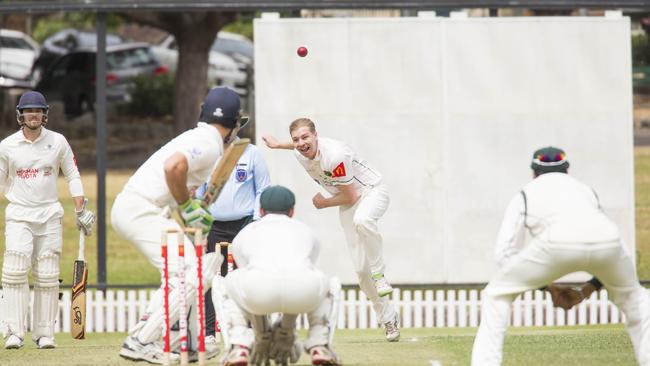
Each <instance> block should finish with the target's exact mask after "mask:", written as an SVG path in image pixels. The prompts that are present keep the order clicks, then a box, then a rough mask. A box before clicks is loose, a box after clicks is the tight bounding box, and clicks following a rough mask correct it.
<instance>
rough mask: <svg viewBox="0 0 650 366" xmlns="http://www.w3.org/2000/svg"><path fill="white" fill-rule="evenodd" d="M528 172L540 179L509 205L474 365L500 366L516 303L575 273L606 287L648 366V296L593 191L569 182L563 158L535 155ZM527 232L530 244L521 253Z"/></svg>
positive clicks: (550, 151)
mask: <svg viewBox="0 0 650 366" xmlns="http://www.w3.org/2000/svg"><path fill="white" fill-rule="evenodd" d="M531 168H532V169H533V172H534V177H535V178H534V179H533V180H532V181H531V182H530V183H528V184H527V185H526V186H524V188H523V189H522V190H521V191H520V192H519V193H517V194H516V195H515V196H514V197H513V198H512V200H511V201H510V204H509V205H508V208H507V209H506V213H505V216H504V218H503V223H502V224H501V229H500V231H499V235H498V239H497V251H496V253H497V262H498V263H499V266H500V268H499V270H498V272H497V274H496V275H495V276H494V277H493V278H492V280H491V281H490V283H489V284H488V285H487V287H486V288H485V291H484V296H483V298H482V299H481V324H480V326H479V329H478V333H477V334H476V339H475V340H474V349H473V350H472V365H474V366H491V365H500V364H501V360H502V352H503V339H504V336H505V333H506V329H507V327H508V319H509V318H510V311H511V302H512V301H513V300H514V299H515V297H517V295H519V294H520V293H522V292H525V291H528V290H532V289H537V288H540V287H542V286H544V285H546V284H548V283H551V282H552V281H554V280H556V279H558V278H560V277H562V276H564V275H566V274H568V273H571V272H578V271H585V272H589V273H591V274H592V275H594V276H596V277H597V278H598V279H599V280H600V281H601V282H602V283H603V284H604V286H605V287H606V288H607V290H608V291H609V294H610V298H611V299H612V301H613V302H614V303H615V304H616V305H617V306H618V307H619V309H621V311H622V312H623V313H624V314H625V324H626V327H627V330H628V333H629V334H630V338H631V339H632V345H633V346H634V351H635V354H636V359H637V361H638V362H639V364H641V365H644V366H647V365H650V293H648V290H646V289H645V288H643V287H642V286H641V285H640V284H639V280H638V278H637V275H636V269H635V268H634V263H633V262H632V259H631V258H630V255H629V254H628V252H627V249H626V247H625V245H624V244H623V243H622V241H621V236H620V233H619V230H618V228H617V226H616V225H615V224H614V223H613V222H612V221H611V220H610V219H609V218H608V217H607V216H606V215H605V214H604V213H603V211H602V209H601V207H600V204H599V202H598V196H596V193H595V192H594V190H593V189H591V188H590V187H588V186H587V185H585V184H583V183H581V182H580V181H578V180H577V179H575V178H573V177H571V176H570V175H568V174H567V171H568V168H569V161H568V160H567V159H566V156H565V153H564V151H562V150H560V149H557V148H554V147H547V148H543V149H539V150H537V151H536V152H535V153H534V154H533V160H532V163H531ZM524 230H527V231H528V233H529V234H530V236H531V238H532V239H531V240H530V243H529V244H528V245H527V246H526V247H524V248H522V244H523V242H522V236H523V235H520V234H521V233H522V232H523V231H524Z"/></svg>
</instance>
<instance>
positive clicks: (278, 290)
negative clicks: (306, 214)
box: [212, 186, 341, 366]
mask: <svg viewBox="0 0 650 366" xmlns="http://www.w3.org/2000/svg"><path fill="white" fill-rule="evenodd" d="M294 204H295V197H294V195H293V193H292V192H291V191H290V190H288V189H287V188H284V187H281V186H271V187H269V188H267V189H266V190H265V191H264V192H262V196H261V198H260V205H261V209H260V212H261V216H262V218H261V219H260V220H259V221H256V222H253V223H251V224H249V225H248V226H246V227H245V228H244V229H243V230H242V231H241V232H240V233H239V234H238V235H237V236H236V237H235V240H234V241H233V255H234V257H235V261H236V262H237V264H238V265H239V268H238V269H236V270H235V271H233V272H231V273H230V274H229V275H228V276H227V277H225V278H221V277H219V276H217V277H215V279H214V282H213V292H212V293H213V295H212V297H213V302H214V304H215V310H216V311H217V316H218V318H219V321H220V324H221V326H222V335H223V336H224V339H225V341H226V342H225V343H226V346H230V349H229V352H228V353H227V354H226V355H225V356H224V358H223V359H222V364H223V365H227V366H234V365H237V366H242V365H247V364H248V363H249V362H250V363H252V364H256V365H260V364H262V365H264V364H266V362H267V361H268V360H269V359H273V360H275V363H276V364H277V365H286V364H287V363H288V362H292V363H295V362H297V360H298V358H299V357H300V354H301V347H300V345H299V344H297V343H296V336H295V326H296V318H297V316H298V314H301V313H307V314H308V318H309V337H308V339H307V341H306V342H305V345H304V348H305V350H306V351H307V352H308V353H309V355H310V357H311V361H312V364H314V365H339V364H340V361H339V360H338V358H337V357H336V354H334V351H333V349H332V341H333V336H334V330H335V327H336V310H337V309H338V300H337V299H338V295H339V292H340V290H341V287H340V284H339V283H338V281H337V280H335V279H334V280H329V279H328V278H327V276H325V274H323V273H322V272H321V271H319V270H318V269H316V268H315V267H314V263H315V262H316V259H317V258H318V251H319V244H318V241H317V239H316V237H315V236H314V234H313V232H312V231H311V229H310V228H309V227H307V226H306V225H305V224H303V223H301V222H300V221H297V220H295V219H293V218H292V216H293V213H294ZM271 313H282V317H281V318H280V319H279V320H277V321H276V322H275V324H271V323H270V320H269V318H268V315H269V314H271ZM248 322H250V323H251V324H252V326H253V329H252V330H251V329H250V328H249V327H248ZM251 351H252V354H251Z"/></svg>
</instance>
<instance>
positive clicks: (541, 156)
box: [530, 146, 569, 173]
mask: <svg viewBox="0 0 650 366" xmlns="http://www.w3.org/2000/svg"><path fill="white" fill-rule="evenodd" d="M530 167H531V169H533V170H534V171H536V172H539V173H552V172H561V173H566V171H567V169H569V161H568V160H567V159H566V153H565V152H564V150H562V149H559V148H557V147H553V146H548V147H544V148H541V149H539V150H537V151H535V153H534V154H533V161H532V162H531V163H530Z"/></svg>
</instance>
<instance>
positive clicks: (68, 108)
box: [36, 43, 167, 117]
mask: <svg viewBox="0 0 650 366" xmlns="http://www.w3.org/2000/svg"><path fill="white" fill-rule="evenodd" d="M96 57H97V47H92V48H89V49H76V50H74V51H72V52H70V53H68V54H67V55H64V56H62V57H61V58H59V59H58V60H57V61H56V62H55V63H54V64H53V65H52V67H50V68H49V69H48V70H47V72H46V73H45V75H44V76H43V78H42V80H41V81H40V82H39V83H38V85H37V86H36V89H37V90H38V91H40V92H42V93H43V94H45V95H47V98H48V100H52V101H54V100H59V101H62V102H63V106H64V112H65V114H66V116H68V117H75V116H79V115H81V114H83V113H85V112H87V111H92V110H94V104H95V80H96V76H95V60H96ZM166 73H167V67H166V66H165V65H163V64H161V63H160V62H159V61H158V58H156V56H155V55H154V54H153V52H152V51H151V47H150V45H149V44H148V43H122V44H118V45H111V46H107V47H106V99H107V100H108V101H109V102H128V101H130V100H131V94H130V89H131V87H133V85H134V79H135V78H136V77H138V76H140V75H151V76H157V75H161V74H166Z"/></svg>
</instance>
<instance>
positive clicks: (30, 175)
mask: <svg viewBox="0 0 650 366" xmlns="http://www.w3.org/2000/svg"><path fill="white" fill-rule="evenodd" d="M59 170H61V171H62V172H63V175H64V177H65V179H66V181H67V182H68V186H69V190H70V194H71V195H72V197H77V196H83V195H84V192H83V188H82V184H81V178H80V175H79V170H78V169H77V164H76V161H75V158H74V155H73V153H72V149H71V148H70V145H69V144H68V141H67V140H66V138H65V137H64V136H63V135H61V134H60V133H57V132H54V131H50V130H47V129H45V128H42V129H41V134H40V136H39V137H38V138H36V140H34V141H30V140H28V139H26V138H25V135H24V134H23V131H22V130H19V131H18V132H16V133H14V134H12V135H10V136H8V137H7V138H5V139H4V140H2V142H0V186H2V187H3V189H4V192H5V196H6V197H7V200H9V205H8V206H7V209H6V219H7V220H14V221H29V222H39V223H43V222H46V221H48V220H50V219H52V218H57V217H62V216H63V207H62V206H61V204H60V203H59V198H58V194H57V187H56V182H57V177H58V175H59Z"/></svg>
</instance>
